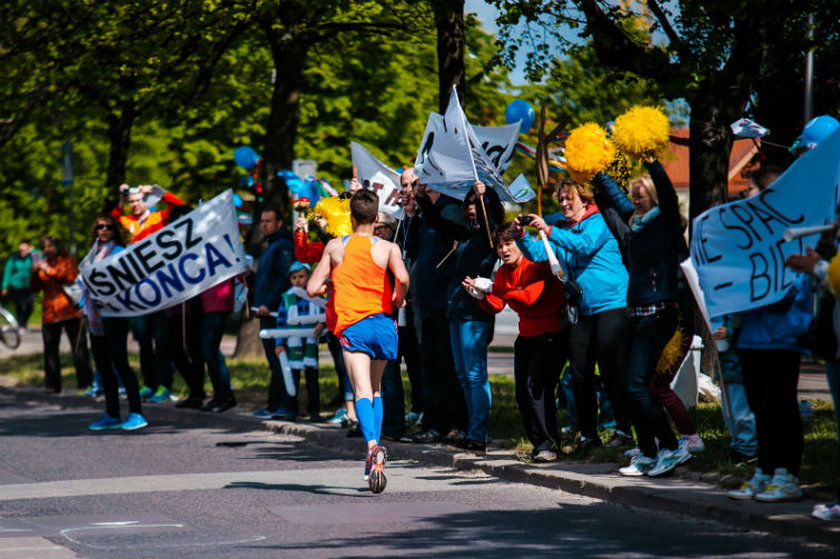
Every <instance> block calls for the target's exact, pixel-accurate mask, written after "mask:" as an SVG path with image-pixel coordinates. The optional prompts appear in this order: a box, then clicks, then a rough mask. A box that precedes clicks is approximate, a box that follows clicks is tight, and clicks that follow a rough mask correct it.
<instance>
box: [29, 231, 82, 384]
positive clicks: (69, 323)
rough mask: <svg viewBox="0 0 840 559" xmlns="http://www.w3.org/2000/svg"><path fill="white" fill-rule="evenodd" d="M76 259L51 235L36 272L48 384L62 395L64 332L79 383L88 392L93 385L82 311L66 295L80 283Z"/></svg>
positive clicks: (34, 285)
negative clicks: (69, 287)
mask: <svg viewBox="0 0 840 559" xmlns="http://www.w3.org/2000/svg"><path fill="white" fill-rule="evenodd" d="M77 275H79V268H78V266H77V264H76V259H75V258H73V257H72V256H70V255H69V254H67V252H65V251H64V248H63V245H62V243H61V240H60V239H58V238H57V237H52V236H47V237H44V238H43V239H42V240H41V260H40V262H38V264H37V265H36V266H35V267H34V268H33V270H32V276H31V277H30V280H29V282H30V287H31V288H32V291H43V292H44V301H43V314H42V323H43V326H42V329H41V335H42V337H43V339H44V385H45V387H46V391H47V392H54V393H56V394H57V393H59V392H61V365H60V363H59V360H58V345H59V342H60V341H61V331H62V330H64V332H65V333H66V334H67V337H68V338H69V340H70V347H71V349H72V352H73V365H74V366H75V367H76V384H77V386H78V387H79V388H80V389H82V390H84V389H86V388H88V387H89V386H90V384H91V382H93V371H92V370H91V367H90V357H89V356H88V347H87V338H86V336H85V335H84V332H82V311H81V310H80V309H79V308H78V307H77V306H76V305H75V304H74V303H73V302H72V301H71V300H70V298H69V297H68V296H67V295H66V294H65V293H64V288H63V286H64V285H66V284H69V283H71V282H73V281H75V280H76V276H77Z"/></svg>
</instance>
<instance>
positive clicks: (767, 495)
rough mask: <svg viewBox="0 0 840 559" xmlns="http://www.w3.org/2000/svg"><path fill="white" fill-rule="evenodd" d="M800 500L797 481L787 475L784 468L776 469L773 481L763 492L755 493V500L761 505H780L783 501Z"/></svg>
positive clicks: (800, 493)
mask: <svg viewBox="0 0 840 559" xmlns="http://www.w3.org/2000/svg"><path fill="white" fill-rule="evenodd" d="M801 498H802V489H800V487H799V479H798V478H797V477H796V476H795V475H793V474H789V473H788V471H787V469H785V468H776V470H775V471H774V472H773V479H771V480H770V483H769V484H767V487H766V488H765V489H764V491H762V492H760V493H756V495H755V500H756V501H760V502H762V503H781V502H784V501H798V500H799V499H801Z"/></svg>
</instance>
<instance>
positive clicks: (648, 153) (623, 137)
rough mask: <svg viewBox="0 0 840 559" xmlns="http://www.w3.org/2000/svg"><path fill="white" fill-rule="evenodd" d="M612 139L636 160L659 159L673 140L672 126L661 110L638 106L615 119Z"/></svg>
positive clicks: (619, 147)
mask: <svg viewBox="0 0 840 559" xmlns="http://www.w3.org/2000/svg"><path fill="white" fill-rule="evenodd" d="M612 139H613V141H614V142H615V145H616V147H618V149H620V150H621V151H622V152H624V153H626V154H627V155H629V156H630V157H633V158H635V159H643V158H647V157H659V156H660V155H662V153H663V152H664V151H665V150H666V149H667V148H668V143H669V142H670V140H671V124H670V123H669V122H668V117H667V116H665V113H663V112H662V111H661V110H659V109H657V108H654V107H642V106H639V105H636V106H634V107H633V108H631V109H630V110H629V111H627V112H626V113H624V114H623V115H621V116H620V117H618V118H617V119H615V126H614V127H613V134H612Z"/></svg>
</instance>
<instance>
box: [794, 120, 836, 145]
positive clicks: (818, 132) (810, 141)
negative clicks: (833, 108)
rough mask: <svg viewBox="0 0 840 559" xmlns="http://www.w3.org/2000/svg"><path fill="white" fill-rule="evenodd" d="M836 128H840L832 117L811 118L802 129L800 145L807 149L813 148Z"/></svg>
mask: <svg viewBox="0 0 840 559" xmlns="http://www.w3.org/2000/svg"><path fill="white" fill-rule="evenodd" d="M838 128H840V122H837V119H836V118H834V117H832V116H828V115H822V116H818V117H816V118H813V119H811V120H810V122H808V124H806V125H805V128H803V129H802V143H803V144H804V145H805V146H807V147H809V148H815V147H817V144H819V143H820V142H821V141H823V140H824V139H826V138H828V137H829V136H831V134H833V133H834V131H835V130H837V129H838Z"/></svg>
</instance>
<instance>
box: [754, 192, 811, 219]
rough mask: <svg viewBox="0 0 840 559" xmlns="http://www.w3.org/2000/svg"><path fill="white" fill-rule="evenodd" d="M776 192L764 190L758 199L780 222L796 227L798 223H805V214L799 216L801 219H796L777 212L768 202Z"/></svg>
mask: <svg viewBox="0 0 840 559" xmlns="http://www.w3.org/2000/svg"><path fill="white" fill-rule="evenodd" d="M775 192H776V191H775V190H773V189H767V190H762V191H761V192H760V193H759V194H758V199H759V200H760V201H761V203H762V204H764V207H765V208H767V210H768V211H769V212H771V213H773V214H774V215H776V216H777V217H778V219H779V220H780V221H782V222H784V223H789V224H791V225H796V224H798V223H802V222H804V221H805V214H799V217H795V218H794V217H787V216H786V215H784V214H783V213H782V212H780V211H779V210H777V209H776V208H775V207H774V206H773V205H772V204H770V202H768V201H767V197H768V196H770V195H771V194H774V193H775Z"/></svg>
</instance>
